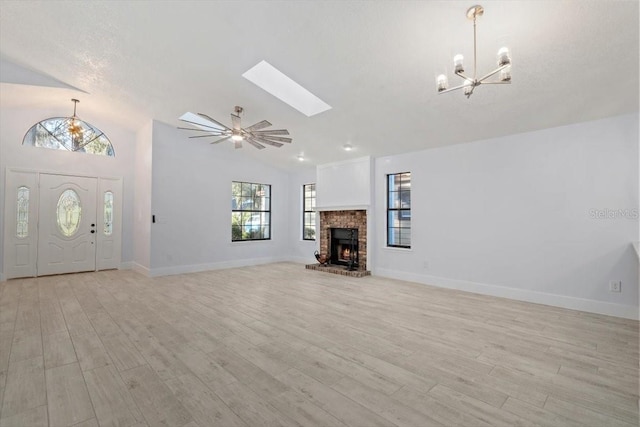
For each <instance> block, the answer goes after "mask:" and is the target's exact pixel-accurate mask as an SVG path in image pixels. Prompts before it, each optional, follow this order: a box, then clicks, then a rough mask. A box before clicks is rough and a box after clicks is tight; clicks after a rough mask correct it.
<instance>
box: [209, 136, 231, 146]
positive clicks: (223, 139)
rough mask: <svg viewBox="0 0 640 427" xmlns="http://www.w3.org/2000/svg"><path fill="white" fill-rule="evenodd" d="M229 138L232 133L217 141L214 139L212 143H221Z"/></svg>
mask: <svg viewBox="0 0 640 427" xmlns="http://www.w3.org/2000/svg"><path fill="white" fill-rule="evenodd" d="M229 138H231V135H229V136H228V137H226V138H222V139H219V140H217V141H213V142H212V143H211V144H219V143H221V142H222V141H226V140H227V139H229Z"/></svg>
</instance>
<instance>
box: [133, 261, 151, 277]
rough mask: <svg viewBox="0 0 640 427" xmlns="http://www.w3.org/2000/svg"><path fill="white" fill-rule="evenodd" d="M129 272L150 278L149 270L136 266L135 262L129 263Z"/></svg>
mask: <svg viewBox="0 0 640 427" xmlns="http://www.w3.org/2000/svg"><path fill="white" fill-rule="evenodd" d="M131 270H133V271H135V272H136V273H140V274H142V275H144V276H147V277H151V274H150V272H149V269H148V268H147V267H145V266H143V265H140V264H138V263H137V262H131Z"/></svg>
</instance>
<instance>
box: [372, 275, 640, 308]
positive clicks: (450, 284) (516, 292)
mask: <svg viewBox="0 0 640 427" xmlns="http://www.w3.org/2000/svg"><path fill="white" fill-rule="evenodd" d="M372 273H373V274H374V275H376V276H382V277H388V278H390V279H398V280H406V281H409V282H416V283H421V284H425V285H431V286H437V287H440V288H448V289H457V290H460V291H467V292H474V293H477V294H483V295H491V296H495V297H501V298H509V299H513V300H518V301H526V302H532V303H536V304H544V305H550V306H554V307H562V308H568V309H571V310H579V311H587V312H589V313H597V314H604V315H607V316H615V317H622V318H625V319H633V320H639V318H640V315H639V312H638V307H635V306H631V305H623V304H614V303H610V302H604V301H596V300H589V299H584V298H576V297H570V296H566V295H556V294H548V293H544V292H536V291H530V290H525V289H516V288H508V287H506V286H497V285H489V284H486V283H478V282H470V281H466V280H458V279H449V278H446V277H438V276H430V275H423V274H414V273H406V272H403V271H395V270H389V269H382V268H380V269H375V270H374V271H373V272H372Z"/></svg>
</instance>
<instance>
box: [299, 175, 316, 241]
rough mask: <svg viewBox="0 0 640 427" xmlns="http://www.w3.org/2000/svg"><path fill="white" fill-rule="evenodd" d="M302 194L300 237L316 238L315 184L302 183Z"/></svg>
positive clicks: (305, 238)
mask: <svg viewBox="0 0 640 427" xmlns="http://www.w3.org/2000/svg"><path fill="white" fill-rule="evenodd" d="M302 195H303V199H304V200H303V202H302V238H303V239H304V240H316V185H315V184H305V185H303V186H302Z"/></svg>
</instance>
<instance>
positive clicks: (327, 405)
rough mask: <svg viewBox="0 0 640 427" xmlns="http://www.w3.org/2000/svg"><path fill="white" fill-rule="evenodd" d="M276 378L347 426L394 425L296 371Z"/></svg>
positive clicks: (284, 373) (289, 371)
mask: <svg viewBox="0 0 640 427" xmlns="http://www.w3.org/2000/svg"><path fill="white" fill-rule="evenodd" d="M277 378H278V380H280V381H282V382H283V383H285V384H287V385H288V386H289V387H291V388H292V389H294V390H296V391H297V392H299V393H300V394H302V395H303V396H305V397H306V398H307V399H308V400H309V401H311V402H312V403H315V404H316V405H318V406H319V407H321V408H323V409H324V410H325V411H327V412H328V413H329V414H331V415H332V416H334V417H335V418H337V419H339V420H340V421H342V422H343V423H345V424H347V425H351V426H372V427H373V426H394V425H395V424H393V423H392V422H390V421H389V420H387V419H385V418H383V417H381V416H379V415H378V414H376V413H374V412H372V411H371V410H369V409H367V408H365V407H364V406H362V405H360V404H359V403H356V402H355V401H353V400H351V399H349V398H345V396H344V395H342V394H340V393H338V392H337V391H335V390H334V389H332V388H330V387H329V386H326V385H324V384H322V383H321V382H319V381H316V380H314V379H313V378H311V377H308V376H306V375H304V374H303V373H302V372H300V371H298V370H296V369H290V370H288V371H287V372H283V373H282V374H280V375H278V377H277Z"/></svg>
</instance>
